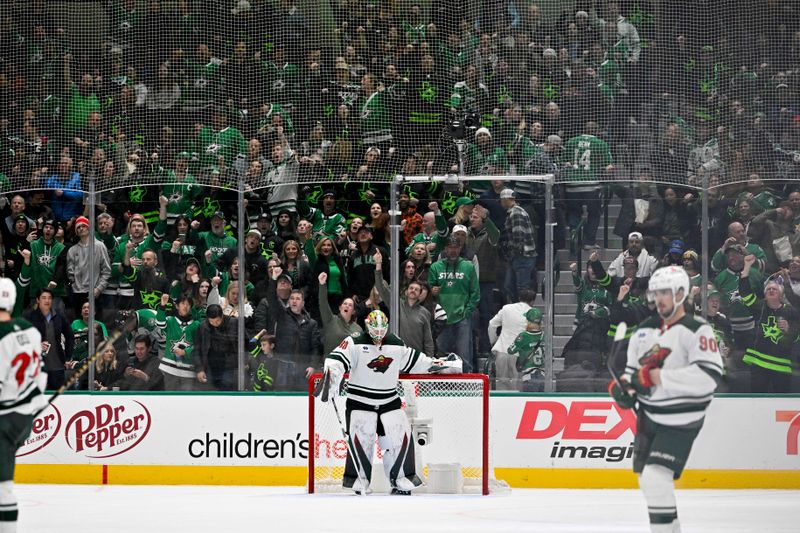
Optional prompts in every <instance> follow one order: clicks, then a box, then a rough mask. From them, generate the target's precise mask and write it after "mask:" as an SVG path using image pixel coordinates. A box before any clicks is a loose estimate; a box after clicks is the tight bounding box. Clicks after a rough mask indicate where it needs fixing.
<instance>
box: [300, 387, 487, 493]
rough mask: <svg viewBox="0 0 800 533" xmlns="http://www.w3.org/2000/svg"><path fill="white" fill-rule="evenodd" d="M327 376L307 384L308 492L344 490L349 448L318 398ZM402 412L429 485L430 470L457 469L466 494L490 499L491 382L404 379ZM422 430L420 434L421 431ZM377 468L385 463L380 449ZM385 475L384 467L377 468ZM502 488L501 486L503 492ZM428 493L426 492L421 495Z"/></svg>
mask: <svg viewBox="0 0 800 533" xmlns="http://www.w3.org/2000/svg"><path fill="white" fill-rule="evenodd" d="M321 378H322V374H314V375H313V376H311V378H309V382H308V436H309V439H308V442H309V450H308V492H309V494H311V493H315V492H338V491H340V490H341V481H342V479H341V478H342V474H343V472H344V462H345V458H346V457H347V445H346V443H345V441H344V437H343V436H342V431H341V427H340V426H339V422H338V420H337V418H336V414H335V413H334V409H333V407H332V406H330V405H327V404H325V403H323V402H322V401H320V400H319V399H318V398H315V397H314V393H313V391H314V387H315V386H316V384H317V382H318V381H319V380H320V379H321ZM346 391H347V376H345V379H344V386H343V388H342V392H341V394H334V395H333V401H337V405H338V406H339V411H340V413H342V414H343V413H344V407H345V402H346V399H347V395H346ZM398 394H399V396H400V399H401V400H402V408H403V409H404V410H405V411H406V414H407V415H409V421H410V422H411V423H412V426H416V427H417V428H418V429H417V431H415V432H414V435H413V438H414V439H415V441H416V440H417V439H418V437H419V439H420V440H424V441H425V444H424V445H423V444H420V443H419V442H417V444H416V455H417V466H418V468H417V470H418V472H417V473H418V474H419V475H420V478H422V479H423V480H424V481H426V484H427V481H428V478H429V475H430V472H431V465H433V468H434V469H436V468H437V465H439V464H450V465H452V464H456V465H458V466H457V469H458V470H460V477H461V478H463V492H465V493H479V494H484V495H486V494H489V493H490V492H491V490H490V485H492V482H493V476H492V472H491V471H490V465H489V378H488V376H486V375H485V374H403V375H401V376H400V380H399V382H398ZM420 428H421V429H420ZM375 448H376V452H375V457H374V458H373V462H380V451H379V447H378V446H376V447H375ZM373 474H374V475H375V474H377V475H380V474H382V465H380V464H378V465H377V466H376V467H375V468H373ZM500 486H502V484H498V487H500ZM422 491H423V492H424V491H425V489H423V490H422Z"/></svg>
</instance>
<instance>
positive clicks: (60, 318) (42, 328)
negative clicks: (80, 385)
mask: <svg viewBox="0 0 800 533" xmlns="http://www.w3.org/2000/svg"><path fill="white" fill-rule="evenodd" d="M23 317H24V318H25V320H27V321H28V322H30V323H31V324H32V325H33V327H35V328H36V329H37V330H39V333H40V334H41V335H42V340H45V339H47V319H46V318H45V317H44V315H43V314H42V312H41V311H39V309H29V310H27V311H25V313H23ZM51 320H52V322H53V331H54V333H55V336H56V339H59V338H62V339H63V341H64V346H63V347H62V345H61V343H60V342H56V343H55V344H53V345H51V346H50V349H51V350H56V353H57V354H58V358H59V359H60V360H61V362H62V363H64V362H66V361H67V360H69V359H72V348H73V347H74V345H75V334H74V333H73V332H72V327H70V325H69V322H67V318H66V317H65V316H64V315H60V314H58V313H56V312H55V311H53V318H52V319H51ZM62 336H63V337H62ZM42 357H43V359H44V360H47V357H46V356H44V355H43V356H42ZM63 368H64V367H63V365H62V367H61V369H63ZM61 369H51V370H61Z"/></svg>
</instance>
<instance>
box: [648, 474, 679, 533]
mask: <svg viewBox="0 0 800 533" xmlns="http://www.w3.org/2000/svg"><path fill="white" fill-rule="evenodd" d="M639 488H641V489H642V492H643V493H644V499H645V500H646V501H647V512H648V514H649V515H650V531H652V532H653V533H680V524H679V522H678V509H677V507H676V504H675V481H674V479H673V472H672V470H670V469H669V468H667V467H665V466H661V465H658V464H648V465H646V466H645V467H644V470H642V474H641V475H640V476H639Z"/></svg>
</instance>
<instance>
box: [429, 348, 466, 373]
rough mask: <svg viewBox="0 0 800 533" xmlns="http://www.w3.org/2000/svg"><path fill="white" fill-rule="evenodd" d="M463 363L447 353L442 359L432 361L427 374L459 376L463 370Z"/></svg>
mask: <svg viewBox="0 0 800 533" xmlns="http://www.w3.org/2000/svg"><path fill="white" fill-rule="evenodd" d="M463 365H464V361H462V359H461V358H460V357H459V356H458V355H456V354H454V353H449V354H447V357H445V358H444V359H433V360H432V361H431V366H430V368H428V373H429V374H460V373H461V372H462V371H463V368H464V366H463Z"/></svg>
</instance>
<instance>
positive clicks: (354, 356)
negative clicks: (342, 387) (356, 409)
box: [325, 333, 433, 405]
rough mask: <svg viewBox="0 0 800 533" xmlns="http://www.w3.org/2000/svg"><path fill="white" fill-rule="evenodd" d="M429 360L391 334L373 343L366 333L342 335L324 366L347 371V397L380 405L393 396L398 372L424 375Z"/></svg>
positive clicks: (429, 364) (394, 395)
mask: <svg viewBox="0 0 800 533" xmlns="http://www.w3.org/2000/svg"><path fill="white" fill-rule="evenodd" d="M432 363H433V361H432V360H431V358H430V357H428V356H427V355H425V354H424V353H421V352H418V351H417V350H415V349H413V348H409V347H408V346H406V345H405V344H404V343H403V341H401V340H400V339H399V338H398V337H396V336H395V335H392V334H391V333H390V334H388V335H386V337H384V338H383V344H381V346H376V345H375V343H374V342H372V338H371V337H370V336H369V335H368V334H367V333H362V334H361V335H359V336H357V337H346V338H345V339H344V340H343V341H342V342H341V344H339V346H337V347H336V348H334V350H333V351H332V352H331V353H330V354H329V355H328V357H327V358H326V359H325V368H326V369H328V368H330V367H331V366H338V367H339V369H340V370H341V369H343V371H342V372H341V373H340V374H339V375H341V374H343V373H346V372H350V380H349V381H348V383H347V397H348V398H352V399H354V400H357V401H359V402H361V403H365V404H367V405H384V404H387V403H389V402H391V401H392V400H394V399H395V398H397V397H398V396H397V381H398V378H399V377H400V374H425V373H427V372H428V369H429V368H431V364H432Z"/></svg>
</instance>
